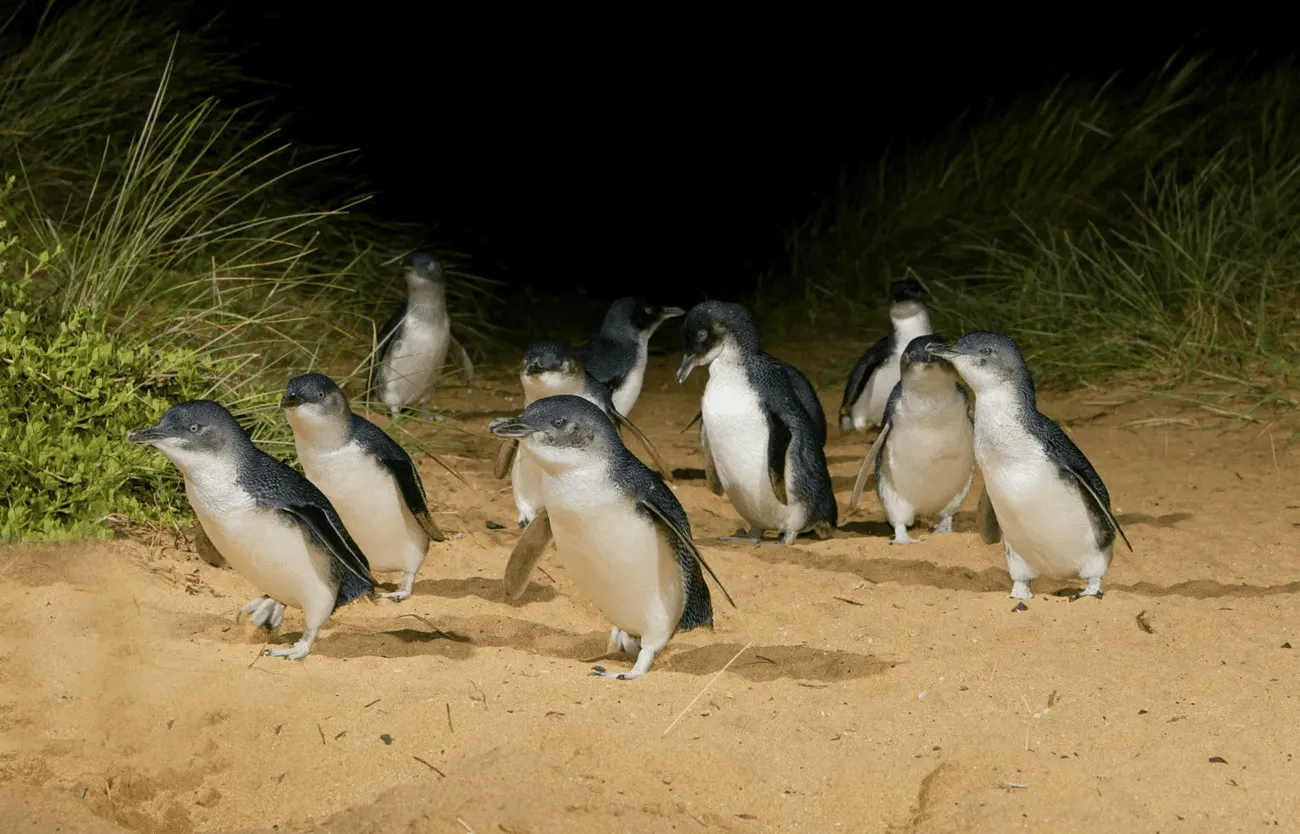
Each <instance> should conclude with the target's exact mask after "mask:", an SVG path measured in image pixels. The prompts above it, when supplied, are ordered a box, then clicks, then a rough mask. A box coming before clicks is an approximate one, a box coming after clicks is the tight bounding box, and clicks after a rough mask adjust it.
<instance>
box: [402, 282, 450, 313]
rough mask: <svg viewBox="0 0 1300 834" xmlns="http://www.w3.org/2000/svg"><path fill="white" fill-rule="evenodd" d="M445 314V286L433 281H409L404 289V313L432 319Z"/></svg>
mask: <svg viewBox="0 0 1300 834" xmlns="http://www.w3.org/2000/svg"><path fill="white" fill-rule="evenodd" d="M446 314H447V288H446V287H444V286H443V285H442V284H440V283H437V282H434V281H411V282H409V283H408V284H407V289H406V315H407V316H409V317H411V318H415V319H419V320H420V321H434V320H436V319H438V318H441V317H443V316H445V315H446Z"/></svg>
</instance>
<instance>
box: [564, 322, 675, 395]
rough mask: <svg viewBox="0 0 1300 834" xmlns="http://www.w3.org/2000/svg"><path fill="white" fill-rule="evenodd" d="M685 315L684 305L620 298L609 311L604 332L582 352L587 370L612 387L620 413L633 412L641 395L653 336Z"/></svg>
mask: <svg viewBox="0 0 1300 834" xmlns="http://www.w3.org/2000/svg"><path fill="white" fill-rule="evenodd" d="M685 314H686V311H685V310H683V309H682V308H681V307H660V306H659V305H658V304H652V303H650V302H648V301H640V300H638V299H635V298H620V299H619V300H618V301H615V302H614V303H613V304H611V305H609V309H608V310H607V311H605V320H604V321H603V322H602V323H601V325H600V333H598V334H597V335H596V338H594V339H592V340H591V341H590V342H588V343H587V344H586V345H583V347H582V348H581V349H580V350H579V351H578V356H579V358H580V359H581V360H582V364H583V367H585V368H586V369H587V373H589V374H591V375H592V376H593V377H595V378H596V380H597V381H598V382H600V383H602V384H604V385H608V386H609V388H610V391H611V392H612V393H613V398H614V408H615V409H617V410H618V413H619V414H623V415H629V414H631V413H632V406H634V405H636V401H637V398H638V397H640V396H641V383H642V382H643V381H644V380H645V366H646V361H647V359H648V357H649V355H650V337H651V336H653V335H654V332H655V331H656V330H658V329H659V325H661V324H663V323H664V322H665V321H667V320H668V319H671V318H676V317H677V316H682V315H685Z"/></svg>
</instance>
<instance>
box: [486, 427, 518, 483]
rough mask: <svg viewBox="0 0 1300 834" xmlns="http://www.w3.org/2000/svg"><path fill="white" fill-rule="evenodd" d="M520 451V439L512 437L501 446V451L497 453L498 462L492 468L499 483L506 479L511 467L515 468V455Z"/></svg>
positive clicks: (493, 474)
mask: <svg viewBox="0 0 1300 834" xmlns="http://www.w3.org/2000/svg"><path fill="white" fill-rule="evenodd" d="M518 451H519V438H517V437H512V438H510V439H509V440H506V441H505V442H504V443H502V444H501V451H499V452H497V462H496V464H495V465H494V466H493V467H492V476H493V477H494V478H496V479H497V480H498V481H499V480H501V479H502V478H504V477H505V476H506V475H507V474H508V473H509V472H510V467H511V466H514V463H515V454H516V453H517V452H518Z"/></svg>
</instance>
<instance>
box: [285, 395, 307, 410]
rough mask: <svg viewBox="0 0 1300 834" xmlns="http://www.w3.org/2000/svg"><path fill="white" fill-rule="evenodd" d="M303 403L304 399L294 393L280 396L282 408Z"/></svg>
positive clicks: (294, 406)
mask: <svg viewBox="0 0 1300 834" xmlns="http://www.w3.org/2000/svg"><path fill="white" fill-rule="evenodd" d="M300 405H302V400H300V399H298V397H297V396H296V395H294V394H285V395H284V396H283V397H281V398H280V408H297V407H298V406H300Z"/></svg>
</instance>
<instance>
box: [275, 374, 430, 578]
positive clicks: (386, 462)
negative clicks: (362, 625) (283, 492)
mask: <svg viewBox="0 0 1300 834" xmlns="http://www.w3.org/2000/svg"><path fill="white" fill-rule="evenodd" d="M280 408H282V409H284V415H285V418H286V419H288V421H289V425H290V427H292V428H293V443H294V447H295V448H296V449H297V451H298V462H299V463H301V464H302V469H303V472H304V473H306V475H307V479H308V480H309V481H311V482H312V483H313V484H315V485H316V486H317V487H319V488H320V491H321V492H323V493H325V497H326V498H328V499H329V500H330V503H331V504H332V505H333V506H334V509H335V510H337V511H338V514H339V516H340V517H341V518H342V519H343V523H344V524H345V525H346V526H347V528H348V532H349V533H351V534H352V538H353V539H354V540H355V541H356V542H357V544H358V545H360V546H361V551H362V552H363V553H365V554H366V555H367V557H368V558H369V559H370V569H371V570H372V571H375V572H381V571H401V572H402V582H401V585H400V586H399V587H398V589H397V590H396V591H395V592H393V593H391V594H381V596H383V597H385V598H387V599H390V600H392V601H393V602H401V601H402V600H404V599H406V598H407V597H409V596H410V595H411V588H412V587H414V585H415V575H416V574H417V573H419V571H420V567H421V566H422V565H423V564H424V557H425V553H426V552H427V551H428V549H429V542H430V540H432V541H436V542H440V541H444V540H445V538H446V537H445V536H443V533H442V530H440V529H439V528H438V525H437V524H436V523H435V522H434V520H433V518H432V516H430V514H429V503H428V498H427V496H426V495H425V492H424V483H423V482H422V481H421V480H420V472H419V470H417V469H416V468H415V462H414V461H412V460H411V456H410V455H408V454H407V453H406V451H405V450H404V449H403V448H402V447H401V446H399V445H398V444H397V442H396V441H395V440H393V439H392V438H391V437H389V436H388V435H387V434H386V433H385V432H384V430H383V429H381V428H379V427H378V426H376V425H375V424H374V423H372V422H370V421H369V420H367V419H366V418H364V417H362V416H361V415H360V414H355V413H353V411H352V409H351V407H349V405H348V400H347V397H345V396H344V395H343V391H342V390H340V389H339V387H338V386H337V385H336V384H334V381H333V380H332V379H330V378H329V377H327V376H325V375H324V374H302V375H300V376H296V377H294V378H293V379H291V380H289V384H288V386H287V387H286V388H285V392H284V397H283V398H282V399H281V400H280Z"/></svg>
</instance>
